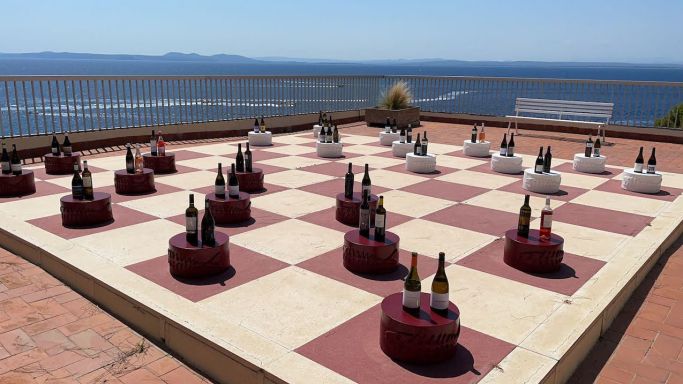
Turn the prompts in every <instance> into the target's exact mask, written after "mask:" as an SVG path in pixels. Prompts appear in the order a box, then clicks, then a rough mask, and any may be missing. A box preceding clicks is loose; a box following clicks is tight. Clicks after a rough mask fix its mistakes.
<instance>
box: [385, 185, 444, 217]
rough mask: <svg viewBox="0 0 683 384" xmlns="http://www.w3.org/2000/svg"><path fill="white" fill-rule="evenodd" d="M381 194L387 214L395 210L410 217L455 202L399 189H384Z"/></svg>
mask: <svg viewBox="0 0 683 384" xmlns="http://www.w3.org/2000/svg"><path fill="white" fill-rule="evenodd" d="M382 196H384V208H386V210H387V212H388V215H391V213H392V212H395V213H399V214H401V215H406V216H410V217H422V216H425V215H428V214H430V213H432V212H436V211H440V210H442V209H444V208H448V207H450V206H452V205H455V204H456V203H455V202H453V201H449V200H444V199H439V198H436V197H431V196H424V195H418V194H416V193H411V192H405V191H400V190H392V191H386V192H384V193H383V194H382Z"/></svg>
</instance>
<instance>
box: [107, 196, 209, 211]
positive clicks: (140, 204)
mask: <svg viewBox="0 0 683 384" xmlns="http://www.w3.org/2000/svg"><path fill="white" fill-rule="evenodd" d="M192 193H194V201H195V206H196V207H197V209H202V208H204V195H203V194H201V193H197V192H192ZM189 195H190V192H187V191H178V192H172V193H165V194H162V195H152V196H149V197H143V198H140V199H135V200H129V201H124V202H122V203H118V204H119V205H121V206H124V207H127V208H131V209H135V210H136V211H140V212H142V213H146V214H148V215H152V216H156V217H160V218H166V217H171V216H176V215H180V214H183V213H185V209H187V207H188V205H189V200H188V199H189V197H188V196H189Z"/></svg>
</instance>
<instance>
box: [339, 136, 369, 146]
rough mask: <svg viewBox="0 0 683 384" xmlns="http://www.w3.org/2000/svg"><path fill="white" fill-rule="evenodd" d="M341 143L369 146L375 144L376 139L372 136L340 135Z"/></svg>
mask: <svg viewBox="0 0 683 384" xmlns="http://www.w3.org/2000/svg"><path fill="white" fill-rule="evenodd" d="M341 139H342V141H343V142H344V143H346V144H370V143H376V142H377V138H376V137H374V136H363V135H346V134H344V135H342V137H341Z"/></svg>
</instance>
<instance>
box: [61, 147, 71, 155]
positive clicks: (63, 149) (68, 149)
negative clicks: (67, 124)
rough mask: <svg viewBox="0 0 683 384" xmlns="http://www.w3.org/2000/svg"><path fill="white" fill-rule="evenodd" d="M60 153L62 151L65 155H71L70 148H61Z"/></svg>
mask: <svg viewBox="0 0 683 384" xmlns="http://www.w3.org/2000/svg"><path fill="white" fill-rule="evenodd" d="M62 151H64V154H65V155H70V154H71V147H62Z"/></svg>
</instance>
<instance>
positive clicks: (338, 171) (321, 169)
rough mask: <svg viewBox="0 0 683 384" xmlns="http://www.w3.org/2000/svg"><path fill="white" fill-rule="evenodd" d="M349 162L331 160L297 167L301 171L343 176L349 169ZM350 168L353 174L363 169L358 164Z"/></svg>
mask: <svg viewBox="0 0 683 384" xmlns="http://www.w3.org/2000/svg"><path fill="white" fill-rule="evenodd" d="M349 162H350V161H349ZM349 162H345V161H333V162H330V163H325V164H318V165H311V166H309V167H303V168H299V169H300V170H301V171H308V172H315V173H322V174H323V175H329V176H335V177H344V176H345V175H346V172H347V171H348V170H349ZM351 168H352V172H353V174H354V175H355V174H357V173H360V172H363V169H364V168H363V167H361V166H360V165H352V167H351Z"/></svg>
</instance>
